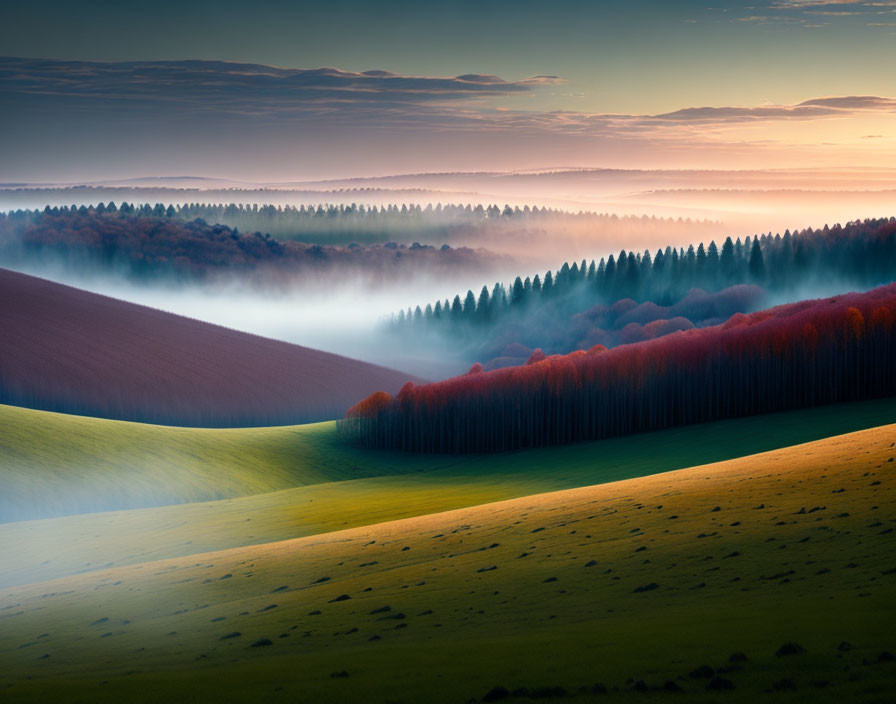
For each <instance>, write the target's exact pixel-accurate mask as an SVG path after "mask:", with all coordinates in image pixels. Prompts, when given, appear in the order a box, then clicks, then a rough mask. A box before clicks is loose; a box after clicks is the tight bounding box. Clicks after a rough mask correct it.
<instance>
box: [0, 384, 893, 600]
mask: <svg viewBox="0 0 896 704" xmlns="http://www.w3.org/2000/svg"><path fill="white" fill-rule="evenodd" d="M894 422H896V399H881V400H877V401H868V402H863V403H852V404H840V405H836V406H826V407H822V408H814V409H808V410H803V411H793V412H788V413H776V414H768V415H763V416H756V417H751V418H742V419H737V420H729V421H720V422H717V423H707V424H703V425H699V426H690V427H684V428H675V429H670V430H664V431H659V432H654V433H648V434H641V435H634V436H628V437H621V438H613V439H607V440H601V441H597V442H590V443H581V444H578V445H570V446H566V447H559V448H550V449H539V450H527V451H522V452H513V453H504V454H501V455H464V456H451V455H414V454H408V453H398V452H384V451H378V452H377V451H373V452H372V451H364V450H361V449H360V448H357V447H353V446H349V445H346V444H345V443H343V442H340V440H339V438H338V436H337V434H336V429H335V424H334V423H318V424H314V425H309V426H289V427H281V428H243V429H205V428H200V429H196V428H170V427H161V426H152V425H145V424H139V423H125V422H120V421H109V420H101V419H95V418H82V417H78V416H68V415H63V414H57V413H47V412H43V411H33V410H29V409H23V408H16V407H12V406H0V587H3V586H5V585H9V584H21V583H24V582H32V581H43V580H47V579H55V578H59V577H63V576H66V575H73V574H79V573H83V572H89V571H94V570H97V569H101V568H104V567H112V566H122V565H127V564H134V563H138V562H145V561H147V560H154V559H161V558H163V557H179V556H186V555H191V554H197V553H202V552H208V551H212V550H221V549H224V548H231V547H237V546H247V545H256V544H260V543H267V542H273V541H277V540H285V539H288V538H297V537H300V536H308V535H316V534H321V533H326V532H331V531H338V530H344V529H346V528H353V527H356V526H362V525H371V524H374V523H382V522H384V521H391V520H396V519H400V518H409V517H413V516H420V515H424V514H429V513H437V512H440V511H447V510H452V509H458V508H463V507H469V506H475V505H478V504H483V503H488V502H494V501H501V500H504V499H512V498H517V497H520V496H526V495H529V494H538V493H543V492H546V491H557V490H563V489H571V488H576V487H582V486H588V485H594V484H598V483H605V482H614V481H620V480H623V479H630V478H635V477H641V476H646V475H651V474H656V473H658V472H667V471H669V470H674V469H681V468H685V467H690V466H694V465H700V464H707V463H711V462H719V461H722V460H729V459H733V458H736V457H743V456H746V455H752V454H755V453H758V452H765V451H769V450H774V449H779V448H782V447H788V446H791V445H796V444H799V443H805V442H810V441H814V440H818V439H821V438H825V437H830V436H833V435H839V434H842V433H847V432H851V431H856V430H861V429H866V428H872V427H876V426H880V425H884V424H888V423H894ZM166 504H167V505H166ZM144 507H145V508H144ZM132 508H141V509H142V510H139V511H133V510H123V509H132ZM88 511H105V512H102V513H86V512H88ZM67 514H80V515H67ZM25 519H32V520H25ZM33 519H47V520H33ZM2 521H15V522H6V523H3V522H2Z"/></svg>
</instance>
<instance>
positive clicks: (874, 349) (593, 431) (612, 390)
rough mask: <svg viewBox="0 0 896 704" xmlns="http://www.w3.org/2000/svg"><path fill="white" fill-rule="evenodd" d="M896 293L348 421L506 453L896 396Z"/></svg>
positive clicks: (397, 441)
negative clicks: (528, 448)
mask: <svg viewBox="0 0 896 704" xmlns="http://www.w3.org/2000/svg"><path fill="white" fill-rule="evenodd" d="M894 311H896V284H891V285H888V286H883V287H879V288H877V289H874V290H872V291H869V292H867V293H862V294H847V295H842V296H836V297H833V298H828V299H822V300H808V301H802V302H800V303H793V304H788V305H783V306H779V307H776V308H772V309H768V310H764V311H760V312H756V313H752V314H750V315H744V314H735V315H733V316H732V317H731V318H730V319H729V320H728V321H726V322H725V323H724V324H722V325H717V326H711V327H706V328H702V329H695V330H687V331H680V332H676V333H673V334H669V335H666V336H664V337H660V338H658V339H654V340H648V341H644V342H639V343H635V344H631V345H621V346H619V347H616V348H614V349H610V350H608V349H606V348H605V347H603V346H601V345H596V346H594V347H592V348H591V349H589V350H587V351H586V350H578V351H576V352H573V353H571V354H568V355H552V356H545V355H544V353H542V352H541V351H540V350H536V352H535V353H533V355H532V356H531V358H530V359H529V361H528V363H527V364H525V365H523V366H517V367H509V368H506V369H498V370H495V371H483V369H482V365H479V364H477V365H474V366H473V368H472V369H470V371H469V372H468V373H467V374H466V375H464V376H460V377H456V378H453V379H448V380H446V381H442V382H438V383H433V384H424V385H415V384H413V383H411V382H409V383H407V384H406V385H405V386H404V387H403V388H402V389H401V391H400V392H399V393H398V395H397V396H396V397H395V398H393V397H391V396H390V395H389V394H387V393H385V392H377V393H375V394H373V395H371V396H369V397H368V398H366V399H365V400H363V401H361V402H360V403H358V404H357V405H355V406H353V407H352V408H351V409H350V410H349V411H348V413H347V414H346V417H345V419H344V420H342V421H341V422H340V428H341V432H342V433H343V435H344V436H345V437H347V438H349V439H350V440H352V441H355V442H358V443H360V444H361V445H362V446H365V447H375V448H385V449H391V450H406V451H413V452H440V453H445V452H451V453H454V452H496V451H505V450H514V449H519V448H527V447H541V446H548V445H560V444H565V443H570V442H576V441H581V440H593V439H598V438H605V437H612V436H618V435H624V434H629V433H636V432H644V431H649V430H659V429H662V428H669V427H673V426H679V425H686V424H691V423H700V422H706V421H712V420H719V419H724V418H732V417H738V416H745V415H751V414H756V413H769V412H775V411H783V410H786V409H794V408H803V407H808V406H814V405H819V404H825V403H835V402H842V401H853V400H859V399H869V398H875V397H879V396H886V395H891V394H894V393H896V375H894V374H893V359H894V355H896V315H894Z"/></svg>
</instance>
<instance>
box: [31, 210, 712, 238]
mask: <svg viewBox="0 0 896 704" xmlns="http://www.w3.org/2000/svg"><path fill="white" fill-rule="evenodd" d="M91 209H92V210H93V211H95V212H100V213H121V214H124V215H142V216H146V217H157V218H171V219H177V220H183V221H193V220H196V219H201V220H204V221H205V222H208V223H214V224H219V225H227V226H228V227H230V228H234V229H237V230H240V231H243V232H263V233H265V234H269V235H271V236H273V237H276V238H278V239H288V240H297V241H302V242H308V243H311V244H351V243H352V242H356V243H358V244H372V243H386V242H390V241H394V242H404V241H407V242H413V241H418V242H421V243H428V244H450V243H454V242H461V241H462V242H465V243H468V244H472V243H477V244H478V245H479V246H485V245H486V244H487V243H488V240H490V239H495V238H496V239H503V238H507V237H513V238H515V239H521V240H524V241H526V240H528V239H532V238H539V237H543V236H544V233H545V232H546V231H551V232H557V231H561V230H562V231H569V232H575V233H579V232H581V231H592V232H594V231H600V232H602V233H605V234H606V233H615V234H616V235H617V236H624V235H625V234H626V233H630V232H638V233H641V234H643V233H654V232H655V233H659V232H663V231H666V232H668V231H670V230H681V231H686V230H687V231H693V230H695V229H697V230H700V229H702V228H708V227H714V226H715V224H714V223H710V222H709V221H702V220H701V221H692V220H690V219H682V218H678V219H671V218H657V217H655V216H647V215H644V216H618V215H615V214H609V213H594V212H585V211H580V212H577V213H572V212H567V211H563V210H557V209H553V208H548V207H538V206H529V205H524V206H522V207H520V206H510V205H504V206H499V205H497V204H490V205H482V204H469V203H468V204H458V203H446V204H442V203H437V204H435V205H433V204H428V205H419V204H414V203H404V204H385V205H366V204H364V203H360V204H359V203H351V204H345V203H324V204H316V205H282V204H271V203H268V204H264V203H262V204H259V203H201V202H190V203H180V204H178V203H169V204H165V203H155V204H150V203H142V204H141V203H131V202H122V203H121V204H120V205H116V204H115V203H114V202H109V203H102V202H101V203H99V204H97V205H96V206H89V205H71V206H47V207H46V208H44V211H43V212H45V213H46V214H51V215H58V214H59V213H61V212H65V211H70V210H76V211H78V212H81V213H82V214H83V213H84V212H88V211H90V210H91ZM15 212H25V211H21V210H19V211H15Z"/></svg>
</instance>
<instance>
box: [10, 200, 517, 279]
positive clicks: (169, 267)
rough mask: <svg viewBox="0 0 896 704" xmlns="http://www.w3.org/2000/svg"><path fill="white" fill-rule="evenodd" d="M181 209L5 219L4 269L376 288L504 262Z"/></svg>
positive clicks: (124, 208) (30, 213) (68, 211)
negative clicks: (353, 278)
mask: <svg viewBox="0 0 896 704" xmlns="http://www.w3.org/2000/svg"><path fill="white" fill-rule="evenodd" d="M173 212H174V208H173V206H168V207H167V208H166V207H164V206H161V205H159V206H155V207H154V208H150V207H148V206H147V207H139V206H132V205H130V204H128V203H122V204H121V206H120V207H119V206H116V205H115V204H114V203H110V204H108V205H106V204H100V205H99V206H97V207H95V208H94V207H85V206H80V207H75V206H72V207H71V208H69V207H62V208H55V207H54V208H49V207H48V208H45V209H44V210H42V211H34V210H24V211H22V210H19V211H14V212H11V213H8V214H0V257H2V263H3V264H4V265H9V266H15V265H17V264H19V263H21V262H25V263H27V262H28V261H32V260H36V261H41V262H44V261H47V260H51V261H52V260H54V259H55V260H57V261H58V262H60V263H61V264H63V265H65V266H70V267H87V268H89V267H99V268H101V269H104V270H111V271H115V272H116V273H123V274H125V275H126V276H128V277H130V278H134V279H151V278H160V277H175V278H181V279H184V278H185V279H199V280H205V279H210V278H214V277H215V276H230V275H232V274H239V275H242V276H246V275H249V274H251V273H253V272H259V273H260V274H263V276H259V277H257V280H259V281H261V280H263V281H264V283H266V284H273V283H276V282H278V281H289V280H292V279H295V278H297V277H303V278H309V277H310V278H316V277H323V276H326V275H327V274H329V273H331V272H349V273H363V274H365V275H366V276H367V277H368V279H371V280H372V283H375V282H376V281H377V280H383V281H388V280H390V279H393V278H395V277H400V276H402V275H403V276H406V277H410V275H411V272H417V273H425V274H431V275H443V274H446V273H452V272H454V273H456V272H464V273H467V272H471V271H472V272H476V271H481V272H485V271H488V270H489V269H490V268H493V267H494V266H495V265H496V264H497V263H498V262H499V261H503V260H502V259H501V258H500V257H499V256H498V255H494V254H492V253H489V252H486V251H483V250H473V249H470V248H467V247H452V246H450V245H447V244H446V245H443V246H441V247H434V246H432V245H427V244H420V243H416V242H415V243H413V244H411V245H406V244H399V243H396V242H387V243H385V244H372V245H359V244H350V245H348V246H344V247H343V246H331V245H320V244H309V243H304V242H298V241H282V240H279V239H276V238H274V237H272V236H271V235H269V234H266V233H265V234H263V233H261V232H254V233H251V234H245V233H242V232H240V231H239V230H238V229H236V228H231V227H228V226H227V225H221V224H214V225H210V224H208V223H207V222H205V221H204V220H202V219H200V218H195V219H192V220H184V219H181V218H179V217H175V216H174V215H173V214H172V213H173Z"/></svg>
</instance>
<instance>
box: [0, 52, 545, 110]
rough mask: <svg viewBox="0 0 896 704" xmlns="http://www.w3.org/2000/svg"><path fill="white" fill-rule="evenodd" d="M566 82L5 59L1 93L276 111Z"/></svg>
mask: <svg viewBox="0 0 896 704" xmlns="http://www.w3.org/2000/svg"><path fill="white" fill-rule="evenodd" d="M558 82H560V79H559V78H558V77H557V76H532V77H530V78H526V79H524V80H520V81H506V80H504V79H502V78H499V77H498V76H493V75H490V74H466V75H463V76H453V77H441V76H405V75H399V74H396V73H391V72H389V71H382V70H372V71H364V72H360V73H358V72H350V71H342V70H339V69H335V68H315V69H287V68H279V67H275V66H265V65H259V64H243V63H228V62H223V61H154V62H119V63H106V62H82V61H54V60H42V59H20V58H6V59H0V95H3V96H5V97H7V98H9V99H13V100H16V99H17V100H26V99H28V98H48V99H55V100H57V101H58V102H59V103H60V104H64V103H75V104H94V105H105V106H109V107H114V106H116V105H130V106H133V105H134V104H144V105H146V106H147V107H149V108H153V109H155V108H159V107H160V106H162V105H167V106H168V107H169V108H178V107H180V108H183V109H190V110H196V109H200V110H214V111H216V112H218V113H222V112H224V113H226V112H234V113H240V114H242V113H247V112H248V113H272V112H277V111H281V110H287V111H296V110H303V109H304V110H319V109H328V108H335V107H339V106H345V105H352V104H354V105H379V106H389V105H408V104H416V103H438V102H452V101H469V100H474V99H477V98H485V97H495V96H507V95H512V94H517V93H524V92H527V91H531V90H534V89H535V88H538V87H540V86H545V85H550V84H554V83H558Z"/></svg>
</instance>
